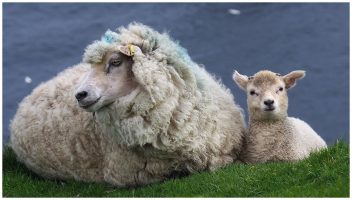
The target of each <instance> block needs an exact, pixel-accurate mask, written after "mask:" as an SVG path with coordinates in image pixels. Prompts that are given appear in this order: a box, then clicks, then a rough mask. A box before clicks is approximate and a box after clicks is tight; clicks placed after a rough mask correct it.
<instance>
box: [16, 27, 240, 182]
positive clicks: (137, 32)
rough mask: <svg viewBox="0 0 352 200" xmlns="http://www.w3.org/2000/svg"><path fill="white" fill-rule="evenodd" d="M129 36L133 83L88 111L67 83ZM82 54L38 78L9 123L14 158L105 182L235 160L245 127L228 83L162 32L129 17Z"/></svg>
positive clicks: (57, 173)
mask: <svg viewBox="0 0 352 200" xmlns="http://www.w3.org/2000/svg"><path fill="white" fill-rule="evenodd" d="M126 44H134V45H137V46H139V47H140V48H141V50H142V51H143V54H139V55H136V56H134V57H133V60H134V64H133V66H132V71H133V74H134V76H135V79H136V81H137V82H138V83H139V86H138V87H137V88H136V89H135V90H134V91H133V92H131V93H130V94H129V95H127V96H125V97H122V98H119V99H116V101H115V102H114V103H113V104H110V105H109V106H106V107H103V108H102V109H100V110H98V111H97V112H96V113H95V117H94V115H93V114H92V113H88V112H85V111H84V110H82V109H80V108H79V107H78V105H77V103H76V101H75V98H74V95H73V93H74V91H75V89H76V87H77V85H78V84H79V83H80V81H81V80H82V79H83V78H84V76H85V75H86V74H87V73H88V71H89V70H90V64H89V63H99V62H101V60H102V58H103V56H104V55H105V54H106V52H108V51H115V50H117V46H118V45H126ZM83 61H84V62H85V63H88V64H85V63H81V64H79V65H76V66H74V67H72V68H69V69H67V70H65V71H64V72H62V73H60V74H59V75H58V76H57V77H55V78H53V79H52V80H50V81H48V82H46V83H43V84H41V85H40V86H38V87H37V88H36V89H35V90H34V91H33V92H32V94H30V95H29V96H28V97H26V98H25V99H24V100H23V101H22V102H21V104H20V106H19V109H18V111H17V113H16V115H15V118H14V120H13V122H12V123H11V133H12V135H11V145H12V148H13V149H14V151H15V152H16V154H17V156H18V158H19V160H20V161H22V162H24V163H25V164H26V165H27V166H28V167H29V168H31V169H32V170H33V171H35V172H36V173H38V174H39V175H41V176H44V177H47V178H60V179H69V178H74V179H77V180H82V181H96V182H101V181H106V182H108V183H111V184H113V185H116V186H127V185H143V184H148V183H152V182H156V181H161V180H164V179H165V178H166V177H167V176H168V175H169V174H170V173H172V172H174V171H186V172H194V171H199V170H206V169H211V170H213V169H216V168H219V167H222V166H225V165H226V164H229V163H231V162H233V161H234V160H236V159H237V156H238V154H239V152H240V150H241V147H242V137H243V134H244V131H245V123H244V119H243V114H242V109H241V108H240V107H239V106H238V105H236V104H235V102H234V99H233V96H232V95H231V93H230V91H229V90H228V89H226V88H225V86H223V85H222V84H221V83H220V82H219V81H216V80H215V79H214V78H213V77H212V76H211V75H209V74H208V73H207V72H206V71H205V70H204V69H202V68H200V67H199V66H198V65H197V64H196V63H194V62H193V61H192V60H191V59H190V57H189V56H188V54H187V52H186V50H185V49H183V48H182V47H180V46H179V45H178V44H177V43H176V42H174V41H173V40H171V39H170V38H169V36H168V35H167V34H166V33H164V34H160V33H158V32H156V31H154V30H153V29H151V28H149V27H147V26H145V25H142V24H138V23H132V24H130V25H129V26H128V27H127V28H124V27H122V28H119V33H114V32H109V33H108V37H107V36H106V35H105V36H104V38H103V40H101V41H95V42H94V43H93V44H91V45H90V46H88V47H87V49H86V52H85V55H84V58H83Z"/></svg>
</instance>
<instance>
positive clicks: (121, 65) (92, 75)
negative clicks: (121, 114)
mask: <svg viewBox="0 0 352 200" xmlns="http://www.w3.org/2000/svg"><path fill="white" fill-rule="evenodd" d="M94 45H107V44H105V43H96V44H93V46H92V47H91V48H96V47H94ZM103 49H104V50H105V51H104V52H103V55H102V56H101V59H99V60H98V61H97V62H91V70H90V72H89V73H88V74H87V76H86V77H85V79H84V80H83V81H82V82H81V83H80V85H79V86H78V89H77V90H76V94H75V97H76V99H77V101H78V104H79V106H80V107H81V108H83V109H85V110H87V111H90V112H95V111H97V110H99V109H100V108H102V107H104V106H106V105H109V104H111V103H113V102H115V101H116V100H117V99H118V98H120V97H123V96H126V95H128V94H129V93H131V92H132V91H133V90H134V89H135V88H136V87H137V85H138V84H137V82H136V81H135V79H134V76H133V73H132V64H133V60H132V55H133V54H134V53H136V51H137V53H141V50H140V49H139V48H138V47H137V46H134V45H130V46H121V45H118V46H108V45H107V46H106V48H103ZM131 50H133V51H131ZM87 51H89V47H88V49H87Z"/></svg>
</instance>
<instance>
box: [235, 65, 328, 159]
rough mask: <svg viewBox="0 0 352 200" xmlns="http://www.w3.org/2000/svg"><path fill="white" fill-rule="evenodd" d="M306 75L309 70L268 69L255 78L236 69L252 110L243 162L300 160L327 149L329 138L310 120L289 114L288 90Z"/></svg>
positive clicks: (238, 79) (238, 81)
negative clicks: (322, 135)
mask: <svg viewBox="0 0 352 200" xmlns="http://www.w3.org/2000/svg"><path fill="white" fill-rule="evenodd" d="M304 76H305V71H292V72H291V73H289V74H287V75H285V76H281V75H280V74H277V73H273V72H271V71H267V70H264V71H259V72H258V73H256V74H255V75H254V76H251V77H247V76H245V75H241V74H239V73H238V72H237V71H235V72H234V74H233V79H234V81H235V82H236V84H237V85H238V86H239V87H240V88H241V89H242V90H244V91H246V93H247V104H248V112H249V128H248V133H247V134H246V137H245V142H244V147H243V150H242V152H241V156H240V157H241V160H242V161H244V162H245V163H263V162H268V161H297V160H301V159H304V158H306V157H307V156H309V154H310V153H311V152H313V151H318V150H320V149H322V148H326V143H325V141H324V140H323V139H322V138H321V137H320V136H319V135H318V134H317V133H316V132H315V131H314V130H313V129H312V128H311V127H310V126H309V125H308V124H307V123H306V122H304V121H302V120H300V119H297V118H293V117H288V116H287V108H288V97H287V93H286V91H287V90H288V89H290V88H292V87H294V86H295V84H296V80H298V79H301V78H303V77H304Z"/></svg>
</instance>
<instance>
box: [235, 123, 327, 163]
mask: <svg viewBox="0 0 352 200" xmlns="http://www.w3.org/2000/svg"><path fill="white" fill-rule="evenodd" d="M324 147H326V144H325V142H324V140H323V139H322V138H321V137H320V136H319V135H318V134H317V133H316V132H315V131H314V130H313V129H312V128H311V127H310V126H309V125H308V124H307V123H306V122H304V121H302V120H300V119H297V118H293V117H287V118H285V119H283V120H278V121H273V122H263V121H253V122H250V124H249V129H248V135H246V137H245V142H244V148H243V153H242V155H241V157H243V159H244V161H245V162H249V163H255V162H267V161H293V160H301V159H303V158H306V157H307V156H309V154H310V153H311V152H312V151H315V150H319V149H321V148H324Z"/></svg>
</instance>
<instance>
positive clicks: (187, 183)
mask: <svg viewBox="0 0 352 200" xmlns="http://www.w3.org/2000/svg"><path fill="white" fill-rule="evenodd" d="M3 196H5V197H39V196H42V197H76V196H80V197H86V196H87V197H88V196H89V197H272V196H275V197H305V196H310V197H348V196H349V146H348V144H346V143H342V142H337V143H336V144H335V145H333V146H331V147H329V149H328V150H323V151H321V152H318V153H315V154H313V155H311V156H310V157H309V158H308V159H306V160H303V161H301V162H298V163H268V164H258V165H243V164H233V165H231V166H228V167H226V168H224V169H221V170H218V171H216V172H213V173H211V172H201V173H197V174H194V175H192V176H188V177H184V178H180V179H172V180H168V181H165V182H164V183H159V184H153V185H149V186H145V187H140V188H129V189H116V188H113V187H111V186H108V185H105V184H98V183H95V184H88V183H80V182H76V181H65V182H61V181H48V180H44V179H42V178H40V177H38V176H36V175H35V174H33V173H31V172H30V171H29V170H27V169H26V168H25V167H24V166H23V165H22V164H20V163H18V162H16V160H15V156H14V154H13V152H12V151H11V150H9V149H7V150H5V152H4V154H3Z"/></svg>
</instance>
